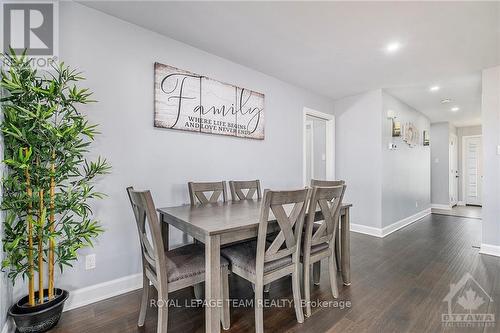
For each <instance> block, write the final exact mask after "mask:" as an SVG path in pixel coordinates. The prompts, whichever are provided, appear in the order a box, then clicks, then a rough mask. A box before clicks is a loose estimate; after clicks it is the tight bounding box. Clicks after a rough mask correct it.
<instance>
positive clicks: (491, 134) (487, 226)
mask: <svg viewBox="0 0 500 333" xmlns="http://www.w3.org/2000/svg"><path fill="white" fill-rule="evenodd" d="M482 87H483V96H482V108H481V112H482V124H483V161H484V164H483V165H484V170H483V173H484V178H483V209H482V213H483V224H482V225H483V240H482V243H483V244H488V245H496V246H500V204H499V203H500V156H499V155H498V153H497V149H498V145H500V66H499V67H494V68H490V69H486V70H484V71H483V80H482ZM497 251H498V253H497V255H500V250H497Z"/></svg>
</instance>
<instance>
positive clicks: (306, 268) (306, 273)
mask: <svg viewBox="0 0 500 333" xmlns="http://www.w3.org/2000/svg"><path fill="white" fill-rule="evenodd" d="M302 270H303V280H304V301H305V303H306V317H310V316H311V286H310V283H311V282H310V280H311V265H310V264H309V261H308V263H307V265H306V263H305V262H304V264H303V265H302Z"/></svg>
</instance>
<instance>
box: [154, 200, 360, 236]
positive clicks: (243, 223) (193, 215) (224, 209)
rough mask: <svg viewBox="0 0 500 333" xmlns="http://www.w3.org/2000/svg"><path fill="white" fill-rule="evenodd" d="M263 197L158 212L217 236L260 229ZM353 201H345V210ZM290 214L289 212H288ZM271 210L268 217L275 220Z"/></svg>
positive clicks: (166, 209)
mask: <svg viewBox="0 0 500 333" xmlns="http://www.w3.org/2000/svg"><path fill="white" fill-rule="evenodd" d="M260 206H261V200H240V201H228V202H218V203H214V204H202V205H196V206H191V205H182V206H177V207H166V208H159V209H158V212H159V213H160V214H162V215H166V216H168V219H169V221H170V223H172V224H174V225H175V224H176V222H177V223H182V224H186V223H187V224H189V225H190V226H191V227H192V228H194V229H196V231H197V232H198V233H201V234H204V235H216V234H222V233H226V232H232V231H237V230H244V229H249V228H257V227H258V224H259V214H260ZM351 206H352V204H348V203H345V204H342V210H345V209H346V208H349V207H351ZM287 213H288V212H287ZM273 219H274V217H273V216H272V212H270V216H269V220H273Z"/></svg>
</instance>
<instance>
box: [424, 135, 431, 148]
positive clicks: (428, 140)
mask: <svg viewBox="0 0 500 333" xmlns="http://www.w3.org/2000/svg"><path fill="white" fill-rule="evenodd" d="M423 137H424V142H423V144H424V146H429V145H430V142H431V141H430V138H429V131H424V135H423Z"/></svg>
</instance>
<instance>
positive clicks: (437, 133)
mask: <svg viewBox="0 0 500 333" xmlns="http://www.w3.org/2000/svg"><path fill="white" fill-rule="evenodd" d="M430 134H431V135H430V143H431V144H430V147H431V202H432V204H438V205H449V204H450V185H449V183H450V179H449V160H450V153H449V138H450V124H449V123H448V122H441V123H434V124H431V133H430Z"/></svg>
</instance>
